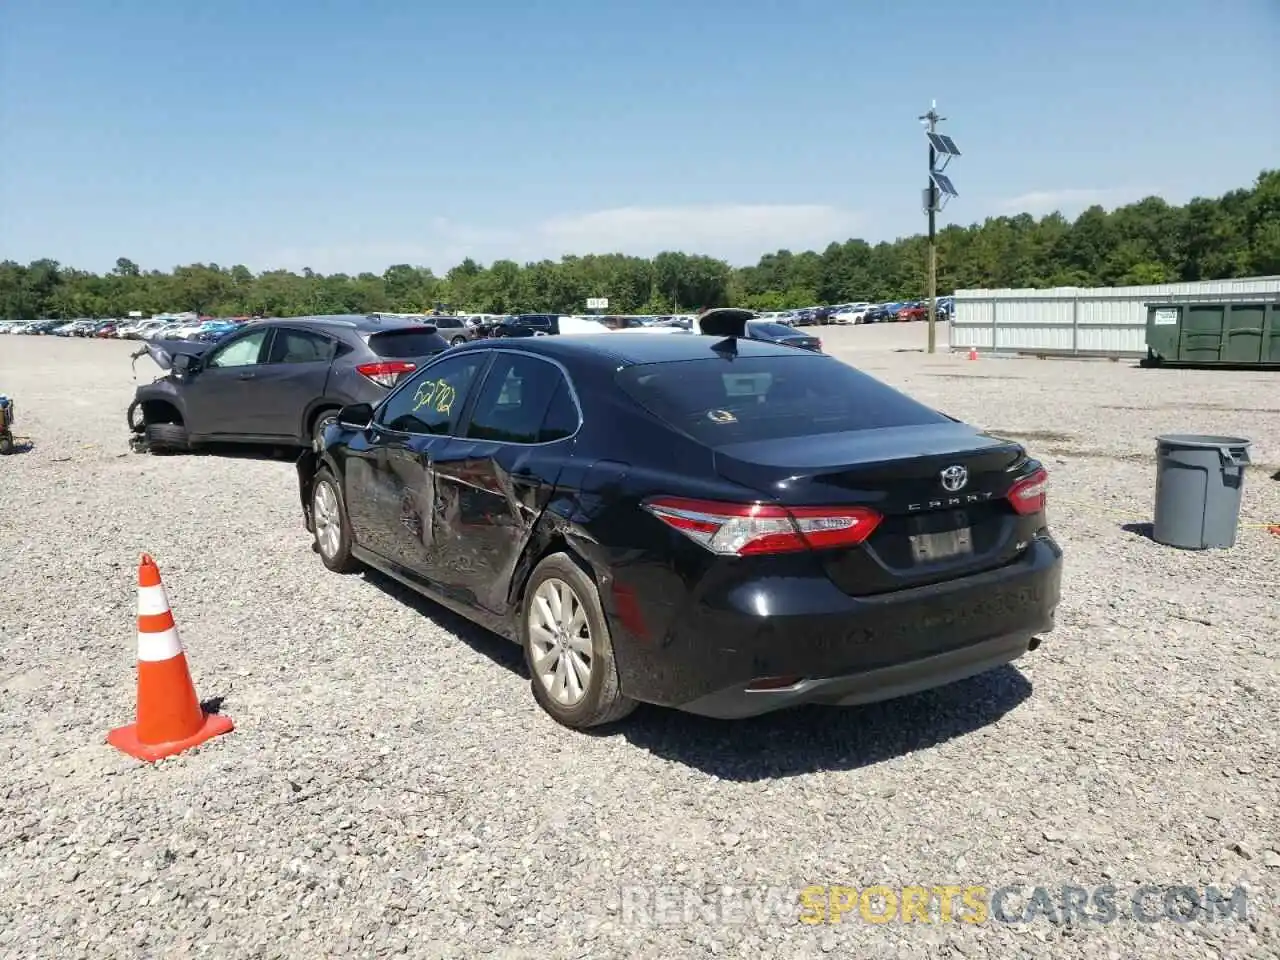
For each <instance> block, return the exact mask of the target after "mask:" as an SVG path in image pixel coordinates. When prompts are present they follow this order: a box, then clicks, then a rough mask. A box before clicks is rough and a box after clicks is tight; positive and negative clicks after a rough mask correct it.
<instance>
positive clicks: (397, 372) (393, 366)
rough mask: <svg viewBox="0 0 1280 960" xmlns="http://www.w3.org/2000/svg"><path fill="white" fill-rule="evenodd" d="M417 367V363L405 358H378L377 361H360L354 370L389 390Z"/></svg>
mask: <svg viewBox="0 0 1280 960" xmlns="http://www.w3.org/2000/svg"><path fill="white" fill-rule="evenodd" d="M417 369H418V367H417V364H413V363H409V361H407V360H380V361H378V362H377V363H362V364H360V365H359V366H358V367H356V372H357V373H359V374H360V375H361V376H363V377H368V378H369V379H370V380H372V381H373V382H374V383H376V384H377V385H378V386H380V387H386V388H387V389H388V390H390V389H391V388H392V387H394V386H395V385H396V382H397V381H398V380H399V379H400V378H401V377H403V376H404V375H405V374H409V373H413V371H415V370H417Z"/></svg>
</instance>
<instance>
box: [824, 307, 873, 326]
mask: <svg viewBox="0 0 1280 960" xmlns="http://www.w3.org/2000/svg"><path fill="white" fill-rule="evenodd" d="M870 309H871V304H869V303H852V304H850V305H849V306H847V307H845V308H844V309H843V310H840V311H838V312H837V313H836V314H835V315H834V316H832V318H831V319H832V320H834V321H835V322H836V323H861V322H862V318H863V317H865V316H866V315H867V311H868V310H870Z"/></svg>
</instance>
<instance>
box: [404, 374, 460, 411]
mask: <svg viewBox="0 0 1280 960" xmlns="http://www.w3.org/2000/svg"><path fill="white" fill-rule="evenodd" d="M456 396H457V391H456V390H454V389H453V387H451V386H449V384H448V383H446V382H445V381H443V380H425V381H423V382H422V383H421V384H419V385H418V389H417V390H416V391H415V392H414V394H413V410H412V412H413V413H417V412H418V411H419V410H421V409H422V408H423V407H431V408H432V409H434V410H435V412H436V413H442V414H444V415H445V416H448V415H449V413H450V411H451V410H452V409H453V400H454V397H456Z"/></svg>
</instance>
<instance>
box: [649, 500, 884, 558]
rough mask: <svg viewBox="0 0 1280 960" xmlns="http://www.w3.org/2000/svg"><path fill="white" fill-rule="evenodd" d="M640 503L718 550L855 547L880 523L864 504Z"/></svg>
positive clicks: (734, 553) (728, 553)
mask: <svg viewBox="0 0 1280 960" xmlns="http://www.w3.org/2000/svg"><path fill="white" fill-rule="evenodd" d="M644 508H645V509H646V510H647V511H649V513H651V514H653V515H654V516H655V517H657V518H658V519H659V520H661V521H662V522H663V523H665V524H666V525H667V526H669V527H671V528H672V529H673V530H678V531H679V532H680V533H682V534H684V535H685V536H686V537H688V538H689V539H690V540H693V541H694V542H695V543H698V544H701V545H702V546H703V547H706V548H707V549H708V550H710V551H711V552H712V553H716V554H720V555H721V556H739V557H746V556H754V555H759V554H771V553H796V552H800V551H804V550H827V549H831V548H834V547H854V546H857V545H858V544H860V543H862V542H863V541H865V540H866V539H867V537H869V536H871V533H872V531H874V530H875V528H876V526H877V525H878V524H879V523H880V514H878V513H876V512H875V511H874V510H871V509H868V508H866V507H780V506H775V505H773V504H763V503H722V502H719V501H710V500H687V499H684V498H683V497H655V498H653V499H651V500H648V501H646V503H645V504H644Z"/></svg>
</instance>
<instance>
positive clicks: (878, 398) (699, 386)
mask: <svg viewBox="0 0 1280 960" xmlns="http://www.w3.org/2000/svg"><path fill="white" fill-rule="evenodd" d="M617 379H618V385H619V386H620V387H621V388H622V389H623V391H624V392H625V393H627V394H628V395H629V396H630V397H631V398H632V399H633V400H635V401H636V402H637V403H639V404H640V405H641V406H642V407H644V408H645V409H646V410H648V411H649V412H650V413H652V414H653V415H654V416H656V417H658V418H659V419H660V420H663V421H664V422H666V423H668V424H670V425H671V426H673V427H675V428H677V429H679V430H681V431H683V432H684V433H687V434H689V435H690V436H692V437H694V438H695V439H696V440H699V441H701V442H702V443H705V444H707V445H708V446H712V447H718V446H723V445H725V444H730V443H741V442H744V441H751V440H776V439H781V438H786V437H800V436H809V435H813V434H823V433H841V432H844V431H847V430H875V429H880V428H883V427H904V426H917V425H923V424H930V423H948V422H950V419H949V418H948V417H946V416H944V415H943V414H941V413H938V412H937V411H936V410H933V409H932V408H930V407H927V406H925V405H924V404H922V403H919V402H917V401H915V400H912V399H911V398H910V397H908V396H906V395H905V394H903V393H899V392H898V391H897V390H895V389H893V388H892V387H890V386H888V385H887V384H884V383H881V382H880V381H879V380H876V379H875V378H874V377H870V376H868V375H867V374H865V373H862V372H860V371H858V370H855V369H854V368H853V367H850V366H848V365H847V364H844V363H841V362H840V361H839V360H836V359H834V358H831V357H822V356H816V355H815V356H805V355H797V356H794V357H740V358H738V359H736V360H732V361H726V360H721V359H714V360H712V359H708V360H681V361H677V362H674V363H644V364H637V365H635V366H631V367H624V368H623V369H622V370H620V371H619V372H618V374H617Z"/></svg>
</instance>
